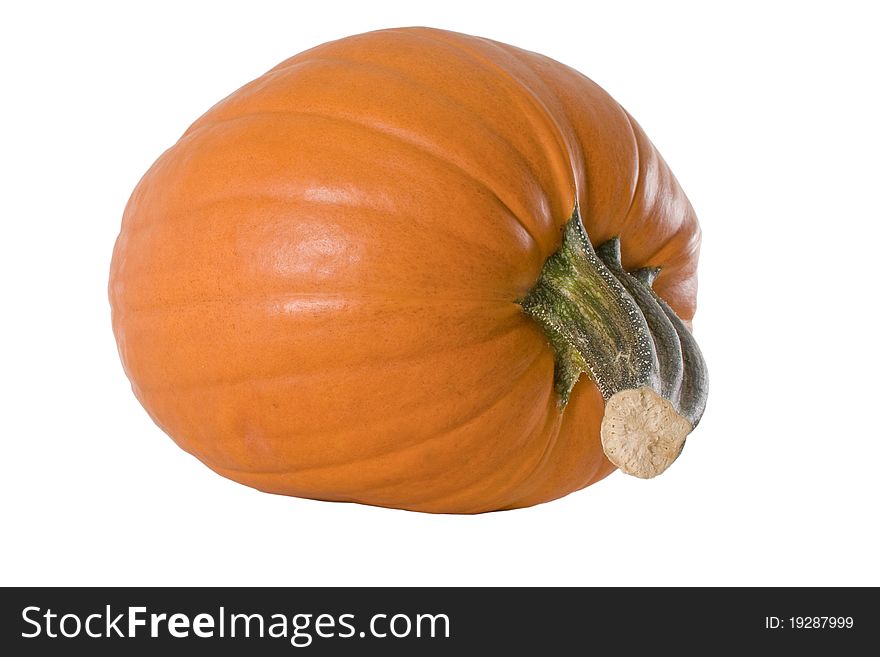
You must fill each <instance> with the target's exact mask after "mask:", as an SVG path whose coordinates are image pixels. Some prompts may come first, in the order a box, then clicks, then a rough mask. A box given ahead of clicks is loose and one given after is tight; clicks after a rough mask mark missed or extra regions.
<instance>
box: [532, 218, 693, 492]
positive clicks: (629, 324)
mask: <svg viewBox="0 0 880 657" xmlns="http://www.w3.org/2000/svg"><path fill="white" fill-rule="evenodd" d="M659 271H660V270H659V269H656V268H645V269H640V270H638V271H636V272H633V273H628V272H626V271H625V270H624V268H623V265H622V264H621V259H620V240H619V239H618V238H616V237H615V238H612V239H611V240H609V241H608V242H605V243H604V244H603V245H601V246H600V247H598V248H597V249H595V250H594V249H593V246H592V244H591V243H590V240H589V237H588V236H587V233H586V230H585V229H584V225H583V223H582V221H581V218H580V214H579V211H578V208H577V207H575V209H574V212H573V214H572V217H571V219H570V220H569V222H568V223H567V224H566V226H565V230H564V233H563V239H562V246H561V247H560V248H559V250H558V251H557V252H556V253H555V254H553V255H552V256H551V257H550V258H548V260H547V262H546V263H545V264H544V268H543V270H542V272H541V276H540V278H539V279H538V282H537V283H536V285H535V287H534V288H532V290H531V291H530V292H529V293H528V294H527V295H526V296H525V297H524V298H523V299H522V300H520V301H519V304H520V305H521V306H522V308H523V311H524V312H525V313H526V314H528V315H529V316H530V317H532V318H533V319H534V320H535V321H537V322H538V323H539V324H540V325H541V327H542V328H543V329H544V332H545V333H546V334H547V337H548V339H549V341H550V343H551V344H552V346H553V348H554V350H555V352H556V370H555V387H556V391H557V393H558V394H559V405H560V410H564V409H565V406H566V404H567V403H568V400H569V398H570V397H571V391H572V389H573V388H574V386H575V384H576V383H577V381H578V379H579V378H580V376H581V374H587V375H588V376H589V377H590V378H591V379H592V380H593V382H594V383H595V384H596V386H597V387H598V388H599V391H600V392H601V393H602V396H603V397H604V398H605V400H606V404H605V415H604V417H603V419H602V427H601V438H602V446H603V449H604V450H605V454H606V456H607V457H608V459H609V460H610V461H611V462H612V463H614V464H615V465H616V466H617V467H619V468H620V469H621V470H623V471H624V472H626V473H628V474H632V475H635V476H637V477H641V478H650V477H654V476H656V475H658V474H660V473H661V472H663V471H664V470H665V469H666V468H668V467H669V465H671V464H672V462H673V461H674V460H675V459H676V458H677V457H678V455H679V453H681V449H682V447H683V446H684V442H685V439H686V437H687V435H688V434H689V433H690V432H691V431H692V430H693V428H694V427H695V426H696V425H697V423H698V422H699V421H700V418H701V417H702V414H703V410H704V409H705V406H706V392H707V374H706V364H705V361H704V360H703V356H702V354H701V353H700V349H699V347H698V346H697V343H696V341H695V340H694V338H693V336H692V335H691V333H690V331H689V330H688V329H687V327H686V326H685V325H684V322H682V321H681V319H679V317H678V316H677V315H676V314H675V311H673V310H672V308H670V307H669V305H668V304H667V303H666V302H665V301H663V299H661V298H660V297H659V296H657V294H656V293H655V292H654V290H653V288H652V284H653V282H654V279H655V278H656V276H657V274H658V273H659Z"/></svg>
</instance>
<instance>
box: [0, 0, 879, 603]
mask: <svg viewBox="0 0 880 657" xmlns="http://www.w3.org/2000/svg"><path fill="white" fill-rule="evenodd" d="M425 4H427V3H416V2H380V1H377V0H372V1H371V2H351V3H341V2H332V1H329V0H321V1H320V2H308V3H294V2H286V3H283V2H255V1H253V0H250V1H249V2H241V3H236V4H226V3H218V2H211V3H204V4H199V3H180V2H169V3H163V2H150V3H142V4H136V3H109V2H108V3H106V4H95V3H89V2H76V3H60V2H59V3H57V4H52V5H50V4H46V3H40V2H34V3H21V6H22V7H26V8H21V7H20V8H17V9H12V10H10V9H8V8H6V9H4V12H3V14H4V15H3V17H2V19H0V49H2V53H0V54H2V57H0V66H2V78H0V80H2V87H0V89H2V91H0V112H2V121H0V131H2V135H0V137H2V140H0V158H2V161H0V166H2V171H0V173H2V178H0V180H2V191H0V231H2V232H0V235H2V238H0V253H2V257H0V268H2V272H0V273H2V276H0V285H2V309H3V315H2V322H0V332H2V341H0V344H2V370H0V386H2V390H0V400H2V415H0V432H2V443H0V445H2V451H0V464H2V476H0V504H2V518H0V526H2V530H0V532H2V539H0V550H2V555H0V583H2V584H4V585H11V584H19V585H36V584H111V585H114V584H115V585H136V584H141V585H160V584H168V585H170V584H186V585H190V584H192V585H195V584H216V585H225V584H231V585H245V584H248V585H341V584H355V585H361V584H376V585H431V584H436V585H617V584H651V585H654V584H667V585H678V584H682V585H721V584H727V585H745V584H755V585H761V584H763V585H784V584H789V585H808V584H818V585H831V584H837V585H867V584H871V585H880V566H878V554H880V541H878V535H880V530H878V520H877V515H878V514H877V506H878V501H880V499H878V498H880V494H878V493H880V486H878V464H880V430H878V407H880V402H878V399H877V397H878V388H877V376H876V372H877V371H878V356H877V344H876V341H877V330H876V325H875V322H876V320H877V317H876V315H877V313H876V307H877V291H876V288H877V279H878V276H880V267H878V265H877V263H876V260H875V258H876V254H877V253H878V237H880V230H878V222H880V212H878V205H877V197H878V191H877V189H878V169H880V167H878V160H877V158H878V152H880V139H878V117H880V103H878V77H877V76H878V68H877V65H878V62H880V52H878V46H877V34H876V27H877V24H878V21H877V17H876V16H872V15H870V13H871V12H870V10H869V8H870V7H871V6H872V3H868V2H865V3H846V2H834V3H825V4H824V7H823V6H822V5H813V4H810V3H805V2H798V3H783V2H774V3H771V2H761V3H754V4H750V3H742V2H741V3H736V5H731V6H730V9H729V10H726V9H722V8H721V5H720V4H719V3H697V2H694V3H650V2H645V3H635V2H607V1H603V2H584V1H582V0H579V1H578V2H553V1H550V0H541V1H540V2H527V3H515V2H511V1H510V0H507V1H504V2H476V1H469V2H464V3H455V2H448V1H447V2H442V3H430V6H423V5H425ZM405 25H431V26H435V27H442V28H447V29H453V30H457V31H462V32H468V33H472V34H478V35H481V36H487V37H491V38H494V39H497V40H500V41H505V42H508V43H512V44H515V45H519V46H521V47H525V48H528V49H531V50H536V51H539V52H542V53H544V54H546V55H549V56H551V57H553V58H555V59H558V60H560V61H562V62H565V63H567V64H569V65H571V66H574V67H575V68H577V69H579V70H581V71H582V72H584V73H585V74H587V75H588V76H590V77H592V78H593V79H594V80H595V81H597V82H598V83H599V84H600V85H602V86H603V87H605V89H606V90H608V91H609V92H610V93H611V94H612V95H613V96H614V97H615V98H616V99H617V100H618V101H620V102H621V103H622V104H623V105H624V106H625V107H626V108H627V109H629V110H630V112H631V113H632V114H633V115H634V116H635V117H636V118H637V119H638V120H639V122H640V123H641V124H642V126H643V127H644V128H645V130H646V132H647V133H648V135H649V136H650V137H651V139H652V140H653V141H654V143H655V144H656V145H657V147H658V148H659V149H660V151H661V152H662V153H663V154H664V156H665V157H666V159H667V160H668V162H669V164H670V165H671V167H672V169H673V170H674V171H675V173H676V175H677V176H678V178H679V180H680V181H681V182H682V185H683V186H684V188H685V190H686V191H687V193H688V195H689V196H690V198H691V200H692V202H693V204H694V206H695V208H696V210H697V213H698V214H699V216H700V218H701V221H702V225H703V230H704V236H705V237H704V240H705V241H704V250H703V254H702V260H701V272H700V276H701V279H700V280H701V287H700V302H699V304H700V309H699V312H698V314H697V319H696V322H695V329H696V332H697V336H698V339H699V340H700V342H701V344H702V346H703V349H704V351H705V353H706V357H707V360H708V362H709V365H710V373H711V378H712V390H711V395H710V398H709V407H708V410H707V412H706V415H705V418H704V420H703V423H702V424H701V425H700V427H699V429H698V430H697V432H696V433H695V434H694V435H693V436H692V438H691V440H689V441H688V446H687V448H686V450H685V453H684V455H683V456H682V458H681V459H680V460H679V461H678V462H677V463H676V464H675V466H674V467H673V468H671V469H670V470H669V471H668V472H667V473H666V474H665V475H663V476H662V477H660V478H658V479H655V480H653V481H647V482H645V481H639V480H636V479H633V478H628V477H626V476H624V475H621V474H619V473H615V474H614V475H612V476H611V477H609V478H608V479H606V480H605V481H603V482H600V483H599V484H597V485H595V486H593V487H591V488H589V489H587V490H584V491H581V492H579V493H576V494H573V495H570V496H569V497H567V498H565V499H563V500H560V501H556V502H553V503H550V504H545V505H542V506H539V507H535V508H531V509H526V510H520V511H513V512H505V513H494V514H487V515H482V516H474V517H455V516H431V515H424V514H416V513H408V512H402V511H392V510H384V509H378V508H370V507H363V506H357V505H347V504H330V503H322V502H314V501H308V500H298V499H293V498H284V497H278V496H270V495H265V494H261V493H258V492H256V491H253V490H251V489H249V488H246V487H243V486H240V485H238V484H235V483H233V482H230V481H227V480H225V479H223V478H221V477H219V476H217V475H215V474H213V473H212V472H211V471H209V470H208V469H207V468H205V467H204V466H203V465H201V464H200V463H198V462H197V461H196V460H195V459H194V458H192V457H190V456H188V455H187V454H185V453H184V452H183V451H181V450H180V449H178V448H177V447H176V446H175V445H174V444H173V443H172V441H171V440H170V439H168V438H167V437H166V436H165V435H164V434H163V433H162V432H161V431H160V430H159V429H158V428H156V427H155V426H154V425H153V424H152V423H151V422H150V420H149V419H148V417H147V415H146V413H144V411H143V410H142V409H141V408H140V406H139V405H138V403H137V401H136V400H135V399H134V397H133V395H132V394H131V392H130V390H129V388H128V384H127V381H126V379H125V376H124V374H123V372H122V368H121V366H120V364H119V360H118V357H117V353H116V346H115V344H114V341H113V336H112V333H111V330H110V315H109V305H108V302H107V294H106V284H107V275H108V267H109V260H110V254H111V249H112V246H113V241H114V239H115V237H116V233H117V231H118V229H119V223H120V217H121V214H122V209H123V206H124V205H125V202H126V200H127V198H128V195H129V193H130V192H131V190H132V188H133V187H134V185H135V183H136V182H137V181H138V179H139V177H140V176H141V174H142V173H143V172H144V171H145V170H146V169H147V168H148V167H149V165H150V164H151V163H152V161H153V160H154V159H155V158H156V157H157V156H158V155H159V154H160V153H161V152H162V150H164V149H165V148H166V147H168V146H169V145H171V144H172V143H173V142H174V141H175V140H176V139H177V137H178V136H179V135H180V133H182V132H183V130H184V129H185V128H186V127H187V126H188V125H189V123H190V122H191V121H192V120H194V119H195V118H196V117H197V116H199V115H200V114H201V113H202V112H203V111H205V110H206V109H207V108H208V107H209V106H210V105H212V104H213V103H214V102H215V101H217V100H219V99H220V98H221V97H223V96H225V95H226V94H228V93H230V92H231V91H233V90H234V89H236V88H237V87H239V86H240V85H242V84H244V83H245V82H247V81H249V80H251V79H253V78H254V77H257V76H258V75H260V74H261V73H263V72H264V71H265V70H267V69H269V68H270V67H272V66H274V65H275V64H276V63H278V62H279V61H281V60H282V59H284V58H286V57H288V56H291V55H293V54H295V53H297V52H299V51H301V50H304V49H306V48H309V47H311V46H313V45H317V44H318V43H321V42H323V41H327V40H330V39H334V38H339V37H343V36H346V35H349V34H354V33H358V32H363V31H367V30H371V29H376V28H381V27H392V26H405ZM826 611H827V610H826ZM830 611H834V610H830Z"/></svg>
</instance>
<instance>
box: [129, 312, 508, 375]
mask: <svg viewBox="0 0 880 657" xmlns="http://www.w3.org/2000/svg"><path fill="white" fill-rule="evenodd" d="M505 303H510V302H509V301H507V302H505ZM522 329H523V325H522V323H513V322H511V325H510V326H506V327H504V328H503V329H500V330H498V331H497V332H496V333H492V334H490V335H489V336H488V337H487V338H485V339H482V340H477V341H475V342H471V343H466V344H462V345H459V346H458V347H455V348H447V349H446V350H445V351H446V352H447V353H454V352H456V351H464V350H465V349H472V348H475V347H479V346H482V345H486V344H489V343H490V342H494V341H495V340H498V339H501V338H504V337H507V336H508V335H509V334H511V333H513V332H514V331H517V330H522ZM434 356H436V354H434V353H432V352H428V353H422V354H419V353H413V354H408V355H407V356H406V357H403V358H391V359H389V358H387V357H383V358H382V359H381V363H382V364H392V363H393V364H402V363H412V362H418V360H419V359H420V358H431V357H434ZM375 366H376V362H375V361H365V362H363V363H359V364H357V365H352V364H351V363H345V364H340V365H338V366H335V367H333V366H327V365H325V366H324V367H323V368H322V371H323V372H333V371H334V370H348V371H351V370H352V369H360V368H363V369H371V368H375ZM297 375H299V376H302V377H303V378H309V377H311V376H313V375H314V373H313V372H310V371H307V372H305V373H302V372H298V373H293V372H289V371H284V372H278V373H276V374H264V375H261V376H258V377H255V376H253V375H252V374H246V375H244V376H243V377H242V378H240V379H233V380H224V381H199V382H198V383H191V384H180V383H174V384H170V385H167V386H165V385H156V384H149V383H142V384H141V385H140V387H141V389H142V390H145V391H147V392H158V391H163V390H174V391H175V392H188V391H194V390H203V389H209V388H216V387H234V386H239V385H245V384H251V383H266V382H270V381H271V382H274V381H283V380H290V379H293V378H295V377H296V376H297Z"/></svg>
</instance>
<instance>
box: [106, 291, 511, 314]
mask: <svg viewBox="0 0 880 657" xmlns="http://www.w3.org/2000/svg"><path fill="white" fill-rule="evenodd" d="M276 296H277V297H281V298H276V299H275V300H273V301H270V302H266V301H262V302H260V303H248V301H249V300H250V299H257V298H260V294H259V293H258V292H254V293H253V294H249V295H246V296H238V297H216V298H199V299H186V300H184V301H177V302H174V303H163V304H159V305H140V306H136V307H133V306H126V305H125V304H122V303H121V304H120V305H119V306H118V307H117V308H116V309H114V312H116V313H118V314H119V315H120V316H121V315H125V314H135V313H144V314H150V313H161V312H167V311H170V310H175V309H177V310H180V309H182V308H188V307H190V306H212V305H221V306H222V305H229V306H254V307H257V306H265V305H267V304H268V303H273V304H277V303H282V299H283V300H285V301H287V300H290V299H301V298H302V299H307V298H315V299H323V298H327V297H333V298H337V299H338V298H344V299H345V300H346V301H355V302H359V303H369V302H373V301H376V300H382V301H400V302H414V301H418V302H419V304H420V305H422V306H423V307H428V308H433V307H435V306H446V305H448V304H450V303H461V304H465V305H474V306H485V305H486V304H499V305H503V304H509V303H511V301H510V299H508V298H507V297H497V298H489V297H481V298H480V299H466V298H463V297H461V296H457V295H456V296H448V297H447V296H440V295H435V296H430V297H425V296H424V295H423V293H422V291H421V290H418V291H416V290H414V291H413V293H412V295H388V294H385V293H383V292H381V291H376V292H374V293H373V294H364V295H357V296H354V295H352V294H351V293H350V291H348V290H345V291H339V290H333V291H330V290H328V291H321V292H295V291H294V292H291V293H283V294H279V295H276ZM262 298H263V299H265V295H263V297H262ZM328 312H330V311H328Z"/></svg>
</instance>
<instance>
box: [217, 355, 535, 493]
mask: <svg viewBox="0 0 880 657" xmlns="http://www.w3.org/2000/svg"><path fill="white" fill-rule="evenodd" d="M543 353H544V346H543V345H542V347H541V348H539V349H537V350H536V354H535V356H534V357H533V358H531V359H530V360H529V363H528V365H527V366H526V368H524V371H523V373H522V374H521V375H520V376H518V377H511V381H513V382H516V381H518V380H520V379H521V378H522V377H523V376H525V374H527V373H528V372H529V371H531V369H532V368H533V367H535V365H536V364H537V363H538V362H539V361H540V359H541V355H542V354H543ZM510 393H511V389H510V388H506V389H504V391H503V392H502V394H501V395H499V396H497V397H493V398H492V399H491V401H490V402H489V403H488V404H487V405H486V406H484V407H481V408H480V410H479V411H478V412H477V413H476V414H474V415H471V416H469V417H467V418H466V419H464V420H462V421H460V422H456V423H454V424H452V425H449V426H445V427H443V428H441V429H439V430H437V431H435V432H433V434H432V435H430V436H428V437H425V438H422V439H420V440H418V441H416V442H414V443H410V444H407V445H402V446H401V445H395V446H394V447H393V448H392V449H389V450H386V451H382V452H378V453H376V454H371V455H370V456H358V457H357V458H355V459H352V460H351V461H334V462H333V463H327V464H322V465H313V466H308V467H298V468H284V469H280V470H277V471H276V470H253V469H247V470H236V469H234V468H226V467H222V466H218V467H221V468H222V469H224V470H226V471H228V472H241V473H246V474H249V475H263V476H269V475H279V474H303V473H306V472H317V471H320V470H328V469H330V468H336V467H340V466H344V465H352V464H353V463H366V462H369V461H371V460H375V459H379V458H382V457H385V456H389V455H391V454H397V453H399V452H404V451H407V450H411V449H415V448H417V447H422V446H424V444H425V443H431V442H434V441H437V440H442V439H443V438H448V437H449V436H450V435H451V434H452V433H453V432H455V431H457V430H459V429H462V428H463V427H466V426H468V425H469V424H472V423H473V422H476V421H477V420H479V419H480V418H481V417H482V416H484V415H485V414H486V413H488V412H490V411H491V410H493V409H494V408H495V407H497V406H498V405H500V404H501V403H502V402H503V401H504V400H505V399H506V398H507V396H508V395H509V394H510ZM360 429H362V427H356V428H355V429H354V431H355V432H357V431H359V430H360ZM334 434H335V435H339V434H340V432H338V431H336V432H334ZM312 435H313V434H312ZM208 465H211V464H208ZM211 467H214V466H213V465H211Z"/></svg>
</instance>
